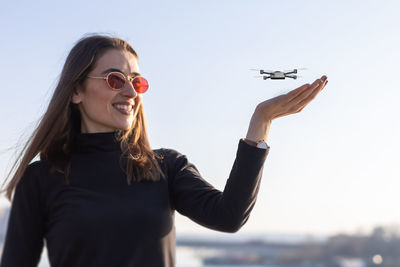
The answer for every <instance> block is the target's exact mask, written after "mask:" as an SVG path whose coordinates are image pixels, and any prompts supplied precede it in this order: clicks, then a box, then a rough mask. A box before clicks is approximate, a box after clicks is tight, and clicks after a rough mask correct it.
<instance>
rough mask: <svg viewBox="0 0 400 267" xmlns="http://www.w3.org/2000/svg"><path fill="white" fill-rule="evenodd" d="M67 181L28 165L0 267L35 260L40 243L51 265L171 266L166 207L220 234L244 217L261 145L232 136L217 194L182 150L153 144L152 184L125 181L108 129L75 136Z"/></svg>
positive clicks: (253, 192) (27, 266)
mask: <svg viewBox="0 0 400 267" xmlns="http://www.w3.org/2000/svg"><path fill="white" fill-rule="evenodd" d="M75 148H76V149H75V150H74V153H73V154H72V159H71V170H70V174H69V181H70V184H68V185H65V184H64V183H63V179H64V178H63V176H61V175H57V174H52V173H50V171H49V165H48V163H47V161H36V162H34V163H32V164H30V165H29V166H28V168H27V170H26V172H25V174H24V176H23V177H22V179H21V181H20V182H19V183H18V185H17V187H16V191H15V195H14V197H13V201H12V205H11V213H10V219H9V223H8V230H7V235H6V240H5V244H4V249H3V255H2V259H1V263H0V267H31V266H37V264H38V262H39V260H40V255H41V252H42V249H43V245H44V241H45V242H46V246H47V250H48V256H49V261H50V264H51V266H53V267H72V266H73V267H91V266H93V267H102V266H104V267H106V266H107V267H131V266H132V267H133V266H135V267H136V266H152V267H157V266H175V227H174V211H175V210H177V211H178V212H179V213H181V214H183V215H185V216H187V217H189V218H190V219H192V220H193V221H195V222H197V223H199V224H201V225H203V226H205V227H208V228H210V229H215V230H218V231H224V232H236V231H238V230H239V228H240V227H241V226H242V225H243V224H244V223H245V222H246V221H247V220H248V218H249V215H250V211H251V210H252V208H253V206H254V204H255V201H256V196H257V192H258V189H259V185H260V179H261V174H262V167H263V163H264V161H265V158H266V156H267V154H268V150H264V149H259V148H256V147H253V146H250V145H248V144H246V143H245V142H244V141H242V140H240V141H239V146H238V150H237V155H236V159H235V162H234V164H233V168H232V171H231V173H230V176H229V179H228V180H227V183H226V186H225V189H224V191H223V192H220V191H219V190H217V189H215V188H214V187H213V186H212V185H210V184H209V183H208V182H206V181H205V180H204V179H203V178H202V177H201V176H200V174H199V172H198V171H197V169H196V167H195V166H194V165H193V164H191V163H190V162H189V161H188V160H187V158H186V156H184V155H182V154H180V153H178V152H177V151H175V150H171V149H158V150H155V152H157V153H159V154H162V155H163V156H164V159H162V160H159V162H160V166H161V169H162V170H163V172H164V173H165V174H166V178H165V179H161V181H159V182H136V183H135V182H134V183H132V184H131V185H128V184H127V180H126V175H125V173H124V171H123V170H122V169H121V164H120V156H121V150H120V146H119V144H118V143H117V142H116V141H115V138H114V134H113V133H96V134H81V135H79V136H78V138H77V142H76V146H75Z"/></svg>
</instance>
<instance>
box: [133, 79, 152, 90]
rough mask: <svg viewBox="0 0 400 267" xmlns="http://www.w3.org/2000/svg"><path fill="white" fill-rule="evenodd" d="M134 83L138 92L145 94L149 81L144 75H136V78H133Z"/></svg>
mask: <svg viewBox="0 0 400 267" xmlns="http://www.w3.org/2000/svg"><path fill="white" fill-rule="evenodd" d="M132 84H133V87H134V88H135V90H136V92H137V93H139V94H143V93H144V92H146V91H147V89H148V88H149V83H148V82H147V80H146V79H145V78H143V77H136V78H135V79H133V81H132Z"/></svg>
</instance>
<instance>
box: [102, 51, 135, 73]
mask: <svg viewBox="0 0 400 267" xmlns="http://www.w3.org/2000/svg"><path fill="white" fill-rule="evenodd" d="M110 68H114V69H119V70H121V71H123V72H125V73H126V74H130V73H132V72H139V66H138V62H137V59H136V57H135V56H134V55H133V54H132V53H130V52H128V51H125V50H119V49H110V50H108V51H106V52H105V53H104V54H103V55H101V56H100V58H99V59H98V60H97V62H96V66H95V68H94V71H100V72H101V71H104V70H107V69H110Z"/></svg>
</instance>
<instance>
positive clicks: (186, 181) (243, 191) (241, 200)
mask: <svg viewBox="0 0 400 267" xmlns="http://www.w3.org/2000/svg"><path fill="white" fill-rule="evenodd" d="M326 83H327V77H326V76H322V77H321V79H317V80H316V81H315V82H313V83H312V84H305V85H303V86H301V87H299V88H297V89H295V90H293V91H291V92H289V93H287V94H285V95H281V96H278V97H275V98H272V99H269V100H267V101H264V102H262V103H260V104H259V105H258V106H257V108H256V110H255V112H254V114H253V116H252V118H251V121H250V125H249V130H248V133H247V136H246V139H245V140H240V141H239V147H238V150H237V154H236V159H235V162H234V164H233V167H232V171H231V173H230V176H229V179H228V180H227V182H226V185H225V188H224V191H223V192H220V191H219V190H217V189H215V188H214V187H213V186H212V185H210V184H209V183H208V182H206V181H205V180H204V179H203V178H202V177H201V176H200V174H199V172H198V171H197V169H196V167H195V166H194V165H193V164H191V163H190V162H189V161H188V160H187V158H186V157H185V156H183V155H181V154H179V153H177V152H176V151H171V153H170V155H169V157H168V158H169V163H168V166H169V167H168V169H169V178H170V180H169V182H170V190H171V195H172V198H171V199H172V203H173V205H174V207H175V208H176V210H177V211H178V212H180V213H181V214H183V215H185V216H188V217H189V218H191V219H192V220H194V221H196V222H197V223H199V224H201V225H204V226H206V227H208V228H211V229H215V230H219V231H224V232H236V231H238V230H239V229H240V228H241V227H242V226H243V225H244V224H245V223H246V221H247V220H248V218H249V215H250V212H251V210H252V209H253V207H254V204H255V201H256V198H257V193H258V190H259V186H260V180H261V175H262V169H263V164H264V161H265V158H266V156H267V154H268V151H269V148H267V149H261V148H257V147H254V142H257V141H260V140H264V141H267V138H268V133H269V128H270V126H271V122H272V120H273V119H276V118H279V117H282V116H285V115H289V114H292V113H297V112H300V111H301V110H302V109H303V108H304V107H305V106H306V105H307V104H308V103H310V102H311V100H312V99H314V98H315V96H316V95H317V94H318V93H319V92H320V91H321V90H322V89H323V88H324V87H325V85H326ZM221 160H223V159H221Z"/></svg>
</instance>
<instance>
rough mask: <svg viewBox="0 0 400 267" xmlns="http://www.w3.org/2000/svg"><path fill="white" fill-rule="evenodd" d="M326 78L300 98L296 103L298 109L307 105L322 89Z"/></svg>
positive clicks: (326, 81)
mask: <svg viewBox="0 0 400 267" xmlns="http://www.w3.org/2000/svg"><path fill="white" fill-rule="evenodd" d="M327 83H328V80H325V81H323V82H322V83H321V84H320V85H319V86H318V87H317V88H315V89H314V90H313V91H312V92H311V93H310V94H309V95H308V96H307V97H305V98H304V99H303V100H301V101H300V102H299V103H298V106H299V107H300V110H302V109H303V108H304V107H305V106H307V105H308V104H309V103H310V102H311V101H312V100H313V99H314V98H315V97H316V96H317V95H318V94H319V93H320V92H321V91H322V89H324V87H325V86H326V84H327Z"/></svg>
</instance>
